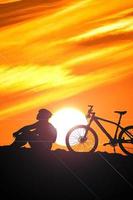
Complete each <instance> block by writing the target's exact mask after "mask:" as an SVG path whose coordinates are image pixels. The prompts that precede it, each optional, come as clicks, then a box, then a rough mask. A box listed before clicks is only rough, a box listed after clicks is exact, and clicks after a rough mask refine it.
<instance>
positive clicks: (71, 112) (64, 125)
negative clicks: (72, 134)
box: [50, 108, 87, 146]
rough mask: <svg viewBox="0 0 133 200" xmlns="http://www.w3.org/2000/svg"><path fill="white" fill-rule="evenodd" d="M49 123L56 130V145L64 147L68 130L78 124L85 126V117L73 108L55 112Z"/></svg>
mask: <svg viewBox="0 0 133 200" xmlns="http://www.w3.org/2000/svg"><path fill="white" fill-rule="evenodd" d="M50 122H51V123H52V124H53V125H54V126H55V128H56V129H57V140H56V143H57V144H60V145H64V146H65V145H66V142H65V138H66V134H67V132H68V131H69V130H70V128H72V127H73V126H76V125H79V124H85V125H86V124H87V120H86V117H85V115H84V114H83V113H82V112H81V111H80V110H78V109H75V108H63V109H61V110H59V111H57V112H55V113H54V114H53V116H52V118H51V120H50Z"/></svg>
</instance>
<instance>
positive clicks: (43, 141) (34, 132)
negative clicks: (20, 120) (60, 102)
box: [10, 109, 57, 150]
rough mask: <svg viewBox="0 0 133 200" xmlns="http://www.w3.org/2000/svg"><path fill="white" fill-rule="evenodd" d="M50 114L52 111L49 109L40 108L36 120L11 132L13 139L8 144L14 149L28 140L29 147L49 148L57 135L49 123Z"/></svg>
mask: <svg viewBox="0 0 133 200" xmlns="http://www.w3.org/2000/svg"><path fill="white" fill-rule="evenodd" d="M51 116H52V113H51V112H50V111H49V110H47V109H40V110H39V112H38V114H37V117H36V119H37V122H35V123H34V124H31V125H28V126H24V127H23V128H21V129H19V130H18V131H16V132H14V133H13V137H15V140H14V142H13V143H12V144H11V145H10V146H11V147H13V148H15V149H16V148H20V147H22V146H24V145H25V144H26V143H27V142H28V143H29V144H30V146H31V148H40V147H44V148H45V149H47V150H50V149H51V147H52V144H53V143H54V142H55V141H56V137H57V131H56V128H55V127H54V126H53V125H52V124H51V123H49V118H50V117H51Z"/></svg>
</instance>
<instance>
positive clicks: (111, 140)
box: [88, 113, 124, 144]
mask: <svg viewBox="0 0 133 200" xmlns="http://www.w3.org/2000/svg"><path fill="white" fill-rule="evenodd" d="M99 120H100V121H105V122H108V123H111V124H114V125H115V126H116V132H115V135H114V137H112V136H111V135H110V134H109V133H108V132H107V131H106V129H105V128H104V127H103V125H102V124H101V123H100V122H99ZM93 121H94V122H95V123H96V124H97V126H98V127H99V128H100V129H101V130H102V132H103V133H104V134H105V135H106V136H107V138H108V139H109V140H110V142H111V143H115V144H116V143H117V135H118V129H119V128H120V129H121V130H123V129H124V128H123V127H122V126H120V125H119V123H116V122H113V121H110V120H106V119H103V118H101V117H97V116H95V113H92V116H91V119H90V122H89V124H88V127H90V125H91V123H92V122H93Z"/></svg>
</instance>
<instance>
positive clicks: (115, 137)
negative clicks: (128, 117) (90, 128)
mask: <svg viewBox="0 0 133 200" xmlns="http://www.w3.org/2000/svg"><path fill="white" fill-rule="evenodd" d="M119 115H120V117H119V121H118V125H117V128H116V131H115V138H116V136H117V133H118V130H119V125H120V123H121V118H122V115H123V114H122V113H119Z"/></svg>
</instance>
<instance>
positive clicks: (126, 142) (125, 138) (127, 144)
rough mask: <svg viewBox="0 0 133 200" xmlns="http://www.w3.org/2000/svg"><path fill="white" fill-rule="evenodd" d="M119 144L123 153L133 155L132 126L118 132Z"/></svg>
mask: <svg viewBox="0 0 133 200" xmlns="http://www.w3.org/2000/svg"><path fill="white" fill-rule="evenodd" d="M119 146H120V148H121V150H122V151H123V152H124V153H125V154H127V155H133V126H128V127H126V128H125V129H124V130H123V131H121V132H120V135H119Z"/></svg>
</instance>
